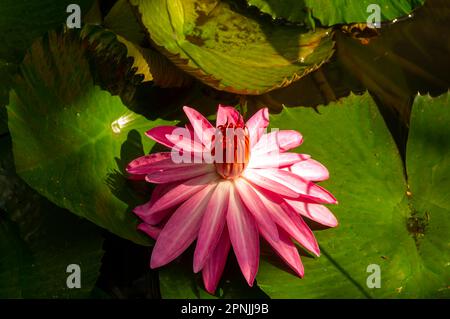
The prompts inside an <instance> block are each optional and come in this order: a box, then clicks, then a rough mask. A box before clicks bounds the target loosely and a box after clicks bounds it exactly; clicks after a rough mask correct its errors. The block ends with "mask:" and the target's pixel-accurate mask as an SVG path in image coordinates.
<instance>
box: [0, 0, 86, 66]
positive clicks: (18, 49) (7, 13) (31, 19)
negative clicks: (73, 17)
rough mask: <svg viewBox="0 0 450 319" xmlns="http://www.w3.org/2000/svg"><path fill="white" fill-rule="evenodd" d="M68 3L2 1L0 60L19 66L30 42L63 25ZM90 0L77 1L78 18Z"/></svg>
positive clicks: (84, 11)
mask: <svg viewBox="0 0 450 319" xmlns="http://www.w3.org/2000/svg"><path fill="white" fill-rule="evenodd" d="M72 3H74V1H71V0H63V1H61V0H60V1H53V0H42V1H27V0H3V1H2V4H1V9H0V43H1V44H2V45H1V46H0V59H5V60H6V61H9V62H13V63H19V62H20V61H21V60H22V58H23V56H24V54H25V51H26V50H27V48H28V47H29V46H30V45H31V43H32V42H33V40H34V39H36V38H38V37H40V36H41V35H43V34H44V33H45V32H47V31H48V30H51V29H54V28H56V27H59V26H61V25H63V24H64V23H66V20H67V18H68V17H69V15H70V13H67V12H66V9H67V6H68V5H69V4H72ZM92 3H93V0H80V1H77V2H76V4H78V5H79V6H80V9H81V19H83V14H85V13H87V12H88V10H89V8H90V7H91V6H92Z"/></svg>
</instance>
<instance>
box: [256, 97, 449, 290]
mask: <svg viewBox="0 0 450 319" xmlns="http://www.w3.org/2000/svg"><path fill="white" fill-rule="evenodd" d="M429 106H430V108H429V109H427V107H429ZM318 111H319V112H318V113H317V112H315V111H314V110H312V109H310V108H302V107H299V108H291V109H284V110H283V112H282V113H281V114H279V115H275V116H272V118H271V125H272V127H278V128H281V129H287V128H289V129H296V130H299V131H300V132H302V134H303V135H304V138H305V142H304V145H303V146H301V148H300V149H301V151H302V152H305V153H308V154H311V155H312V156H314V157H315V158H317V159H318V160H319V161H321V162H322V163H324V164H325V165H326V166H327V167H328V168H329V170H330V172H331V178H330V180H329V181H327V182H326V183H323V184H324V186H325V187H327V188H328V189H329V190H330V191H332V192H333V194H335V195H336V197H337V198H338V200H339V205H337V206H335V207H332V209H333V212H334V213H335V214H336V216H337V218H338V219H339V222H340V225H339V227H338V228H336V229H328V230H325V231H317V232H316V236H317V238H318V241H319V243H320V245H321V251H322V256H321V257H320V258H316V259H312V258H309V257H304V258H303V262H304V264H305V277H304V279H299V278H297V277H295V276H294V275H292V274H291V273H289V272H287V271H286V270H284V269H282V268H281V269H280V268H279V266H277V264H276V263H271V262H268V261H267V260H263V261H262V262H261V264H260V269H259V273H258V277H257V279H258V284H259V286H260V288H261V289H262V290H263V291H264V292H265V293H267V294H268V295H269V296H271V297H274V298H319V297H320V298H324V297H325V298H345V297H350V298H355V297H362V298H363V297H387V298H393V297H408V298H412V297H450V292H449V290H448V283H449V282H450V267H449V263H450V253H449V249H448V247H449V244H450V243H449V239H450V238H449V236H450V235H449V234H450V232H449V230H450V223H449V207H450V197H449V196H448V190H449V179H450V165H448V163H449V161H450V153H449V151H448V150H449V146H450V145H449V140H450V130H449V128H448V127H449V126H448V123H449V119H450V105H449V103H448V94H446V95H444V96H442V97H440V98H438V99H432V98H430V97H417V98H416V101H415V104H414V107H413V116H412V119H411V133H410V140H409V144H408V156H407V159H406V162H407V171H408V181H409V184H410V188H411V190H410V191H411V192H412V196H410V195H411V194H410V193H409V191H408V187H407V182H406V180H405V176H404V167H403V164H402V161H401V159H400V156H399V154H398V151H397V149H396V146H395V144H394V142H393V140H392V137H391V136H390V134H389V131H388V129H387V128H386V125H385V124H384V121H383V118H382V116H381V115H380V113H379V111H378V109H377V107H376V105H375V103H374V102H373V100H372V98H371V97H370V96H369V95H368V94H365V95H363V96H355V95H351V96H350V97H348V98H346V99H343V100H341V101H339V102H337V103H332V104H330V105H328V106H327V107H319V108H318ZM407 191H408V193H407ZM371 264H376V265H379V266H380V269H381V288H372V289H371V288H369V287H368V286H367V285H366V280H367V278H368V276H369V275H371V273H368V272H367V267H368V266H369V265H371Z"/></svg>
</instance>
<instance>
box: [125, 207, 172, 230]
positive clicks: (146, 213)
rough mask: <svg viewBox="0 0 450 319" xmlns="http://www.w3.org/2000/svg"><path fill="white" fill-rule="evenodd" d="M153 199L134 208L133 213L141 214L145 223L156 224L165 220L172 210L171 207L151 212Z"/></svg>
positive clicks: (140, 216)
mask: <svg viewBox="0 0 450 319" xmlns="http://www.w3.org/2000/svg"><path fill="white" fill-rule="evenodd" d="M151 207H152V201H150V202H148V203H145V204H144V205H140V206H136V207H135V208H134V209H133V213H135V214H136V215H137V216H139V218H140V219H142V220H143V221H144V222H145V223H147V224H149V225H156V224H158V223H159V222H160V221H161V220H163V219H164V218H165V217H166V216H167V215H168V214H169V213H170V212H173V210H171V209H165V210H160V211H157V212H151Z"/></svg>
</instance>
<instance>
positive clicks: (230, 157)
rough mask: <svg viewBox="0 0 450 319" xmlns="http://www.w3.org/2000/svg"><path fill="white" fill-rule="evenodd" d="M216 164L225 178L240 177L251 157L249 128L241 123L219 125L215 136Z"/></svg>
mask: <svg viewBox="0 0 450 319" xmlns="http://www.w3.org/2000/svg"><path fill="white" fill-rule="evenodd" d="M213 143H214V147H213V151H212V155H213V156H214V165H215V166H216V171H217V173H218V174H219V175H220V176H222V177H223V178H224V179H234V178H236V177H239V176H240V175H241V173H242V172H243V171H244V169H245V168H246V167H247V164H248V161H249V159H250V140H249V134H248V129H247V127H245V126H243V125H242V126H241V125H239V124H237V125H236V124H225V125H220V126H218V127H217V130H216V134H215V135H214V137H213Z"/></svg>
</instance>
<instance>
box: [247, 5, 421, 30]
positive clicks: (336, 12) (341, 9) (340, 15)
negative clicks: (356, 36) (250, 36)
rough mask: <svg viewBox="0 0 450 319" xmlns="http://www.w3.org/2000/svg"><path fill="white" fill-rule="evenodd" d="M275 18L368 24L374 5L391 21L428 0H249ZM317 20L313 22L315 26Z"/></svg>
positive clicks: (332, 23) (386, 19) (294, 20)
mask: <svg viewBox="0 0 450 319" xmlns="http://www.w3.org/2000/svg"><path fill="white" fill-rule="evenodd" d="M247 2H248V4H250V5H253V6H256V7H257V8H259V10H261V11H262V12H264V13H267V14H270V15H271V16H272V17H273V18H284V19H286V20H288V21H291V22H299V23H305V24H309V25H311V23H310V21H309V20H311V19H312V18H315V19H318V20H319V21H320V23H321V24H322V25H323V26H332V25H335V24H349V23H365V22H367V18H368V17H369V16H370V15H371V14H372V13H373V11H372V10H373V9H372V10H369V11H368V8H369V6H370V5H373V4H375V5H378V6H379V7H380V18H381V21H389V20H393V19H396V18H400V17H404V16H407V15H408V14H410V13H411V12H412V11H413V10H414V9H415V8H417V7H418V6H421V5H423V3H424V2H425V0H303V1H298V0H282V1H280V0H247ZM313 24H314V23H312V25H313Z"/></svg>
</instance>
